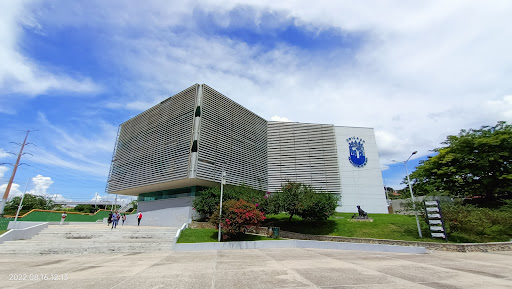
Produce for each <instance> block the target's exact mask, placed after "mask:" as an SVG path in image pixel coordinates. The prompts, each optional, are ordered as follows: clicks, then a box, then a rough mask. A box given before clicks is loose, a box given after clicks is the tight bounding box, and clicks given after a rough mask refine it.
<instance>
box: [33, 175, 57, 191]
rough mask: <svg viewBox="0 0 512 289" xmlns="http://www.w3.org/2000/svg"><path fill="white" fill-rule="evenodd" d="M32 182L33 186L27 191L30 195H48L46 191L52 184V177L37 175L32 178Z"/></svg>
mask: <svg viewBox="0 0 512 289" xmlns="http://www.w3.org/2000/svg"><path fill="white" fill-rule="evenodd" d="M32 183H33V184H34V188H33V189H31V190H30V191H29V193H30V194H32V195H39V196H48V194H47V193H46V191H47V190H48V188H49V187H50V186H51V185H52V184H53V181H52V178H50V177H45V176H42V175H37V176H35V177H33V178H32Z"/></svg>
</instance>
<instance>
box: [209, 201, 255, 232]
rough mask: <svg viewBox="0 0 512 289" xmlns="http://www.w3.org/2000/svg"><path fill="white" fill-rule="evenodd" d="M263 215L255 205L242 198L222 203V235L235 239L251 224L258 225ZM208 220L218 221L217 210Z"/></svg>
mask: <svg viewBox="0 0 512 289" xmlns="http://www.w3.org/2000/svg"><path fill="white" fill-rule="evenodd" d="M263 220H265V216H264V215H263V213H262V212H260V211H259V210H258V209H257V208H256V205H253V204H251V203H248V202H246V201H244V200H238V201H235V200H229V201H226V202H225V203H224V204H223V205H222V219H221V226H222V236H223V239H224V240H236V239H237V237H240V235H242V234H244V233H245V231H246V230H247V229H248V228H249V227H252V226H260V224H261V222H262V221H263ZM210 222H212V223H216V224H218V223H219V210H218V207H217V211H216V212H215V213H214V214H213V215H212V217H211V218H210Z"/></svg>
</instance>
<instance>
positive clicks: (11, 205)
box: [4, 194, 54, 215]
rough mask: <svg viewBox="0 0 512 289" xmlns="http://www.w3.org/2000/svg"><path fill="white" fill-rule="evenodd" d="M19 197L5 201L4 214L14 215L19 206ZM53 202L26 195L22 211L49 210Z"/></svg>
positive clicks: (40, 197) (41, 197)
mask: <svg viewBox="0 0 512 289" xmlns="http://www.w3.org/2000/svg"><path fill="white" fill-rule="evenodd" d="M20 200H21V197H19V196H18V197H14V198H12V199H11V200H9V201H7V203H6V204H5V209H4V211H5V214H6V215H15V214H16V212H17V211H18V205H19V204H20ZM53 205H54V204H53V201H52V200H50V199H47V198H45V197H43V196H38V195H31V194H26V195H25V198H24V199H23V209H22V210H23V211H24V212H26V211H30V210H33V209H41V210H51V209H52V208H53Z"/></svg>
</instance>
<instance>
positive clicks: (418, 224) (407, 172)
mask: <svg viewBox="0 0 512 289" xmlns="http://www.w3.org/2000/svg"><path fill="white" fill-rule="evenodd" d="M417 152H418V151H414V152H412V154H411V155H410V156H409V158H407V160H405V161H404V162H403V163H404V166H405V174H406V176H407V184H409V191H410V192H411V199H412V208H413V210H414V216H415V217H416V226H418V235H420V238H423V235H422V234H421V227H420V221H419V220H418V212H416V199H415V198H414V194H413V193H412V186H411V179H410V178H409V171H408V170H407V162H408V161H409V159H410V158H411V157H412V156H413V155H415V154H416V153H417Z"/></svg>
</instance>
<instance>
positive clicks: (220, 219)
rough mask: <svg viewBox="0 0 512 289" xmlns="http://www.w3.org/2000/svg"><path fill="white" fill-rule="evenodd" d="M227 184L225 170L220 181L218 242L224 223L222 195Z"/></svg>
mask: <svg viewBox="0 0 512 289" xmlns="http://www.w3.org/2000/svg"><path fill="white" fill-rule="evenodd" d="M225 184H226V172H225V171H224V168H223V169H222V178H221V181H220V211H219V237H218V239H219V240H218V241H219V242H220V234H221V231H220V230H221V223H222V195H223V193H224V185H225Z"/></svg>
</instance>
